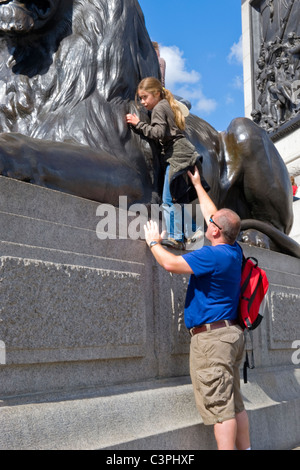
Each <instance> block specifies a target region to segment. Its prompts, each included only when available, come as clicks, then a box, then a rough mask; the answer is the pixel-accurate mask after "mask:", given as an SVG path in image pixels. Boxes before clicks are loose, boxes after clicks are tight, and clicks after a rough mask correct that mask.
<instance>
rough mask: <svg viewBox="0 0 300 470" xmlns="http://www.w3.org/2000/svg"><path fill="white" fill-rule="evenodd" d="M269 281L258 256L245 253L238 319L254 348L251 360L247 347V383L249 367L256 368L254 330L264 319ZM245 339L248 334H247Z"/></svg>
mask: <svg viewBox="0 0 300 470" xmlns="http://www.w3.org/2000/svg"><path fill="white" fill-rule="evenodd" d="M268 288H269V281H268V278H267V275H266V273H265V271H264V270H263V269H261V268H260V267H259V266H258V261H257V259H256V258H253V257H249V258H245V256H244V255H243V264H242V277H241V292H240V300H239V308H238V319H239V323H240V326H241V327H242V328H243V330H245V333H247V332H248V333H249V334H250V338H251V343H252V348H251V350H250V351H251V361H249V356H248V351H247V349H246V360H245V363H244V382H245V383H247V368H249V369H254V367H255V365H254V354H253V338H252V331H253V330H255V328H257V327H258V325H259V324H260V322H261V321H262V319H263V314H262V311H261V310H260V307H261V304H262V301H263V300H264V297H265V295H266V293H267V291H268ZM245 339H247V338H246V335H245Z"/></svg>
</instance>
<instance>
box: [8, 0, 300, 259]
mask: <svg viewBox="0 0 300 470" xmlns="http://www.w3.org/2000/svg"><path fill="white" fill-rule="evenodd" d="M0 57H1V61H0V100H1V101H0V132H1V133H0V173H1V174H2V175H4V176H8V177H12V178H16V179H20V180H23V181H27V182H31V183H35V184H38V185H42V186H45V187H48V188H52V189H57V190H61V191H65V192H68V193H71V194H74V195H77V196H81V197H84V198H88V199H93V200H96V201H99V202H103V203H104V202H105V203H110V204H114V205H116V206H117V205H118V202H119V196H120V195H126V196H127V197H128V204H131V203H133V202H141V203H146V204H148V203H150V202H151V201H155V202H157V201H158V197H159V193H160V166H159V154H158V150H157V148H156V147H155V146H154V145H153V144H151V143H149V142H148V141H146V140H145V139H142V138H141V137H140V136H138V135H136V134H135V133H134V132H133V131H132V130H131V129H130V128H129V127H128V126H127V124H126V121H125V115H126V113H128V112H129V111H130V112H132V111H134V112H142V111H140V110H138V111H137V110H136V107H135V103H134V96H135V90H136V86H137V84H138V82H139V81H140V79H141V78H143V77H146V76H156V77H159V74H160V71H159V64H158V60H157V56H156V53H155V51H154V49H153V46H152V43H151V41H150V38H149V36H148V33H147V30H146V27H145V23H144V18H143V14H142V12H141V9H140V7H139V4H138V2H137V1H136V0H44V1H42V2H41V1H38V0H28V1H25V0H23V2H22V3H21V2H18V1H17V0H10V1H9V0H5V1H3V0H0ZM143 118H147V116H144V117H143ZM187 134H188V137H189V138H190V139H191V141H192V142H193V143H194V145H195V146H196V147H197V149H198V150H199V152H200V153H201V154H202V155H203V158H204V161H203V172H204V175H205V178H206V179H207V181H208V183H209V184H210V186H211V196H212V198H213V199H214V201H215V202H216V204H217V205H218V206H219V207H221V206H224V205H226V206H228V207H232V208H233V209H235V210H236V211H237V212H238V213H239V214H240V216H241V217H242V218H243V219H245V222H243V224H244V225H243V227H244V228H245V229H255V232H253V230H252V231H251V230H250V231H248V232H245V233H244V240H246V241H249V242H251V243H254V244H259V245H262V246H267V245H268V241H267V240H266V239H264V240H263V236H262V235H261V233H260V232H263V233H266V234H267V235H268V236H269V237H270V238H271V239H273V242H274V243H275V245H276V246H277V248H276V249H279V250H281V251H283V252H286V253H290V254H292V255H294V256H299V257H300V249H299V245H297V244H296V243H295V242H293V241H292V240H290V239H289V237H288V236H287V234H288V233H289V231H290V229H291V225H292V220H293V216H292V194H291V184H290V179H289V176H288V173H287V171H286V168H285V165H284V163H283V161H282V159H281V158H280V156H279V155H278V153H277V151H276V149H275V147H274V146H273V144H272V142H271V141H270V140H269V138H268V136H267V134H266V133H265V132H264V131H263V130H261V129H260V128H259V127H258V126H257V125H256V124H254V123H253V122H252V121H251V120H248V119H242V118H240V119H236V120H234V121H233V122H232V123H231V125H230V126H229V128H228V129H227V131H226V132H224V133H221V134H220V133H218V132H217V131H215V130H214V129H213V128H212V127H211V126H210V125H209V124H208V123H206V122H205V121H203V120H201V119H200V118H198V117H196V116H193V115H190V117H189V118H188V119H187ZM12 197H13V196H12ZM249 220H250V221H249ZM257 230H258V231H259V232H257ZM252 237H253V238H252Z"/></svg>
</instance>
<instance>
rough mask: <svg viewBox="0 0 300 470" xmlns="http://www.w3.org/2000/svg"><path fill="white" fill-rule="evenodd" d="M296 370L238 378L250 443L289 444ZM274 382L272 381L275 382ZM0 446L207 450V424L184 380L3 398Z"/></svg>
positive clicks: (293, 432)
mask: <svg viewBox="0 0 300 470" xmlns="http://www.w3.org/2000/svg"><path fill="white" fill-rule="evenodd" d="M299 385H300V370H299V369H298V370H297V369H293V368H291V367H290V368H279V369H278V368H273V369H261V370H257V371H252V372H251V377H250V381H249V383H248V384H246V385H244V384H242V391H243V394H244V398H245V405H246V409H247V411H248V413H249V417H250V423H251V441H252V447H253V449H258V450H259V449H262V450H267V449H269V450H277V449H278V450H280V449H291V448H293V447H295V446H296V445H297V444H298V442H297V438H298V435H297V430H299V425H300V422H299V419H300V418H299V414H298V413H297V410H298V409H299V405H300V397H299V393H298V390H299ZM274 386H275V387H274ZM0 424H1V430H2V432H1V435H0V449H6V450H16V449H18V450H22V449H23V450H46V449H49V450H91V449H94V450H95V449H107V450H109V449H118V450H154V449H157V450H168V449H169V450H172V449H173V450H209V449H215V441H214V436H213V430H212V427H210V426H209V427H208V426H204V425H203V423H202V420H201V418H200V416H199V414H198V411H197V410H196V408H195V403H194V396H193V391H192V386H191V385H190V381H189V378H184V377H182V378H173V379H164V380H156V381H149V382H143V383H140V384H135V385H134V384H131V385H130V384H129V385H127V386H118V387H109V388H102V389H101V388H94V389H86V390H84V389H82V390H73V391H71V392H65V393H53V394H47V395H45V394H44V395H43V394H36V395H33V396H30V395H28V396H23V397H10V398H9V397H7V398H6V399H3V400H2V401H1V418H0Z"/></svg>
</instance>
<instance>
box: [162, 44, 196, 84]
mask: <svg viewBox="0 0 300 470" xmlns="http://www.w3.org/2000/svg"><path fill="white" fill-rule="evenodd" d="M160 55H161V57H163V58H164V59H165V61H166V63H167V68H166V83H168V87H169V88H172V87H174V86H175V85H176V84H177V83H197V82H198V81H199V80H200V79H201V75H200V74H199V73H198V72H196V71H195V70H192V71H191V72H188V71H187V70H186V65H185V59H184V57H183V52H182V51H180V50H179V48H178V47H177V46H171V47H165V46H162V47H160Z"/></svg>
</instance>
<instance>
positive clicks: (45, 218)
mask: <svg viewBox="0 0 300 470" xmlns="http://www.w3.org/2000/svg"><path fill="white" fill-rule="evenodd" d="M116 19H117V20H118V22H117V23H116ZM45 23H47V28H46V29H45V30H44V29H43V27H44V25H45ZM132 25H134V28H133V27H132ZM52 28H54V33H53V34H52V31H53V29H52ZM0 31H1V34H0V53H1V58H2V63H1V64H2V66H1V68H0V80H1V82H0V83H1V93H0V96H1V100H2V102H1V108H0V125H1V134H0V142H1V145H0V160H1V173H2V176H1V177H0V188H1V190H0V200H1V211H0V217H1V224H0V234H1V235H0V240H1V241H0V245H1V256H0V280H1V284H0V285H1V299H2V302H1V313H0V319H1V321H0V362H1V364H0V379H1V380H0V383H1V391H0V397H1V398H0V400H1V402H0V407H1V413H0V426H1V431H2V432H1V435H0V448H1V449H110V450H113V449H131V450H138V449H158V450H163V449H168V450H170V449H174V450H178V449H187V450H188V449H212V448H214V445H215V444H214V442H215V441H214V437H213V435H212V430H211V429H210V428H205V427H204V425H203V423H202V421H201V418H200V416H199V415H198V413H197V411H196V408H195V404H194V398H193V391H192V387H191V384H190V379H189V366H188V353H189V335H188V333H187V331H186V330H185V328H184V326H183V310H184V299H185V290H186V285H187V282H188V279H187V278H186V276H175V275H174V276H173V275H170V274H168V273H166V272H164V271H163V270H162V269H160V267H159V266H157V264H156V263H154V261H153V258H152V256H151V254H150V253H149V250H148V249H147V247H146V245H145V242H144V241H143V240H141V239H140V240H133V239H131V238H130V237H129V236H116V233H115V232H114V233H111V234H110V233H107V237H106V239H103V237H102V238H101V237H99V236H97V231H96V227H97V224H98V221H99V216H98V215H97V214H99V210H98V209H99V207H103V203H110V204H111V205H114V207H116V211H117V217H116V222H117V224H118V228H117V233H118V234H120V233H122V234H128V218H129V217H130V215H129V214H128V212H127V209H126V208H124V209H122V208H120V207H118V203H119V196H120V195H126V196H127V197H128V201H129V203H134V202H137V201H138V202H141V201H142V202H145V203H147V204H149V203H150V202H152V201H157V198H159V185H158V184H157V181H159V172H160V169H159V166H158V165H157V157H158V155H157V149H156V148H152V147H151V146H150V145H149V143H148V142H146V141H140V140H139V139H138V138H137V136H136V135H134V133H133V132H132V131H131V130H130V129H128V127H127V126H126V125H125V123H124V120H123V116H124V114H125V112H126V111H127V110H128V109H136V108H135V103H134V92H135V87H136V85H137V82H138V80H139V79H140V78H141V77H142V76H143V75H145V74H150V73H151V74H153V75H155V74H156V75H157V76H159V66H158V61H157V56H156V54H155V51H154V49H153V48H152V45H151V41H150V38H149V36H148V34H147V30H146V27H145V23H144V19H143V15H142V12H141V10H140V7H139V4H138V2H136V1H135V0H124V1H123V0H99V1H96V0H86V1H85V2H83V1H82V0H74V1H73V0H66V1H59V0H51V1H49V2H42V3H41V2H37V1H36V2H35V1H33V2H23V3H21V2H18V1H16V0H13V1H5V2H3V1H0ZM49 31H51V34H50V35H49V34H48V33H49ZM128 35H129V36H130V39H128V37H129V36H128ZM125 38H126V41H125ZM127 40H129V41H130V47H128V48H124V47H121V48H118V47H116V44H117V45H119V46H120V44H123V42H126V44H128V42H127ZM91 44H92V45H93V47H90V46H91ZM73 46H74V47H73ZM129 50H130V51H131V52H132V56H131V57H130V56H128V51H129ZM78 56H79V57H80V58H81V59H83V61H84V63H83V64H82V60H81V63H80V67H79V66H78V63H76V61H75V59H76V60H77V59H78ZM3 58H4V59H5V60H3ZM36 58H38V59H39V60H38V61H36ZM128 61H129V62H128ZM66 64H67V65H68V67H66ZM108 64H109V68H107V65H108ZM119 66H120V68H119ZM122 67H125V71H126V73H125V72H124V71H123V75H122V74H121V75H119V74H118V73H117V72H118V71H120V70H122ZM49 71H50V73H48V72H49ZM58 72H59V73H58ZM65 86H66V87H65ZM50 98H51V99H50ZM48 99H49V101H48ZM137 111H139V110H137ZM187 132H188V135H189V136H190V138H191V140H193V142H194V143H195V145H196V146H197V147H198V148H199V149H201V154H202V155H203V173H204V175H205V177H207V179H208V180H209V181H208V182H209V184H210V186H211V191H212V195H213V197H214V199H215V201H216V202H217V204H218V205H220V204H232V205H234V203H235V202H238V201H240V203H239V202H238V204H236V205H235V206H234V207H236V208H237V209H239V210H241V211H242V214H241V215H242V216H243V219H244V228H245V230H246V229H248V228H249V229H253V228H254V229H255V231H256V232H257V231H259V230H260V229H261V230H262V231H263V230H266V231H267V232H268V233H267V235H268V234H269V236H270V238H271V240H272V243H273V244H274V245H273V246H272V248H273V249H272V250H269V249H263V248H257V247H255V246H249V245H248V244H246V243H244V246H243V247H244V250H245V253H246V254H249V255H250V254H251V255H255V256H256V257H258V258H259V261H260V265H261V266H262V267H263V268H264V269H265V270H266V271H267V274H268V276H269V280H270V289H269V292H268V298H267V303H266V306H265V309H266V311H265V314H264V318H265V321H264V322H263V324H262V326H261V328H260V330H259V332H258V334H257V335H256V336H255V345H256V352H255V355H256V369H255V370H254V371H251V373H250V375H249V383H248V384H246V385H245V386H243V393H244V395H245V399H246V406H247V409H248V411H249V416H250V421H251V429H252V432H253V439H252V445H253V448H264V449H267V448H269V449H272V448H282V449H284V448H291V447H292V446H293V445H295V444H298V442H295V436H297V429H299V417H298V414H297V410H298V408H299V394H298V387H299V383H300V377H299V368H297V364H299V354H298V350H299V344H298V340H299V338H300V331H299V322H298V307H297V306H298V304H299V297H300V274H299V251H298V250H299V246H298V244H295V243H293V242H292V241H290V239H289V237H288V233H289V230H290V226H291V222H292V208H291V204H290V199H289V196H290V192H289V186H288V183H289V179H288V174H287V172H286V169H285V165H284V164H283V162H282V159H281V158H280V156H279V154H278V152H277V151H276V149H275V148H274V146H273V144H272V142H271V140H270V139H269V137H267V138H266V133H265V131H264V130H262V129H260V128H259V126H257V124H255V123H253V122H251V120H249V119H243V118H242V119H236V120H234V121H233V123H232V124H231V125H230V126H229V128H228V129H227V131H226V132H224V133H221V134H219V133H217V132H216V131H215V130H214V129H213V128H211V126H210V125H209V124H208V123H205V122H204V121H202V120H201V119H200V118H198V117H196V116H193V115H191V116H190V118H189V120H188V123H187ZM253 145H254V146H253ZM256 145H258V147H255V146H256ZM252 153H253V154H254V155H255V158H254V159H252V160H251V165H253V164H255V165H256V166H257V174H256V177H257V181H256V183H257V182H258V181H262V177H263V176H267V177H269V178H270V181H273V179H274V178H275V179H276V180H277V182H278V183H277V186H276V187H275V190H274V191H273V193H272V195H273V196H274V199H273V200H272V198H271V200H266V198H262V193H261V192H260V190H263V187H260V185H259V184H253V182H255V178H254V179H253V178H250V171H247V167H246V170H245V174H244V175H243V177H244V189H245V188H247V191H246V192H247V194H248V195H249V194H250V195H251V197H250V198H249V199H247V197H245V196H244V197H241V195H242V193H243V189H242V188H241V184H240V177H241V174H240V173H235V172H231V164H232V160H231V158H232V155H235V156H238V159H239V161H240V162H242V163H243V164H245V165H247V161H248V160H249V156H251V155H252ZM266 156H267V158H266ZM270 157H272V160H273V165H272V166H271V167H269V166H268V165H267V164H266V161H268V159H269V158H270ZM130 159H132V160H130ZM220 161H221V165H220ZM249 168H250V167H248V170H249ZM269 170H270V171H269ZM224 171H225V172H224ZM222 172H224V173H222ZM230 175H231V176H235V178H232V179H230ZM279 176H280V177H279ZM264 181H265V180H264ZM228 188H229V189H230V190H229V191H228ZM263 194H264V195H265V193H264V192H263ZM253 198H254V200H255V204H254V205H253V206H252V205H251V200H252V201H253ZM257 201H261V203H260V204H257V203H256V202H257ZM131 207H132V206H131ZM255 207H258V209H257V210H256V211H255V210H254V209H255ZM259 207H260V208H259ZM266 208H268V210H265V209H266ZM251 215H252V218H251ZM263 215H264V217H263ZM265 218H266V219H267V221H266V220H265ZM268 219H269V220H268ZM249 220H250V221H249ZM254 225H255V226H254ZM98 235H99V234H98ZM110 235H111V236H110ZM248 236H249V237H250V235H248ZM100 238H101V239H100ZM245 240H246V237H245V239H244V241H245ZM258 240H259V239H258V237H257V236H255V238H254V242H253V243H254V244H257V243H258ZM275 250H276V251H275ZM287 384H288V386H287ZM274 421H275V422H276V423H277V425H276V426H274V424H273V423H274ZM270 430H271V431H270ZM283 430H284V432H283Z"/></svg>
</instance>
